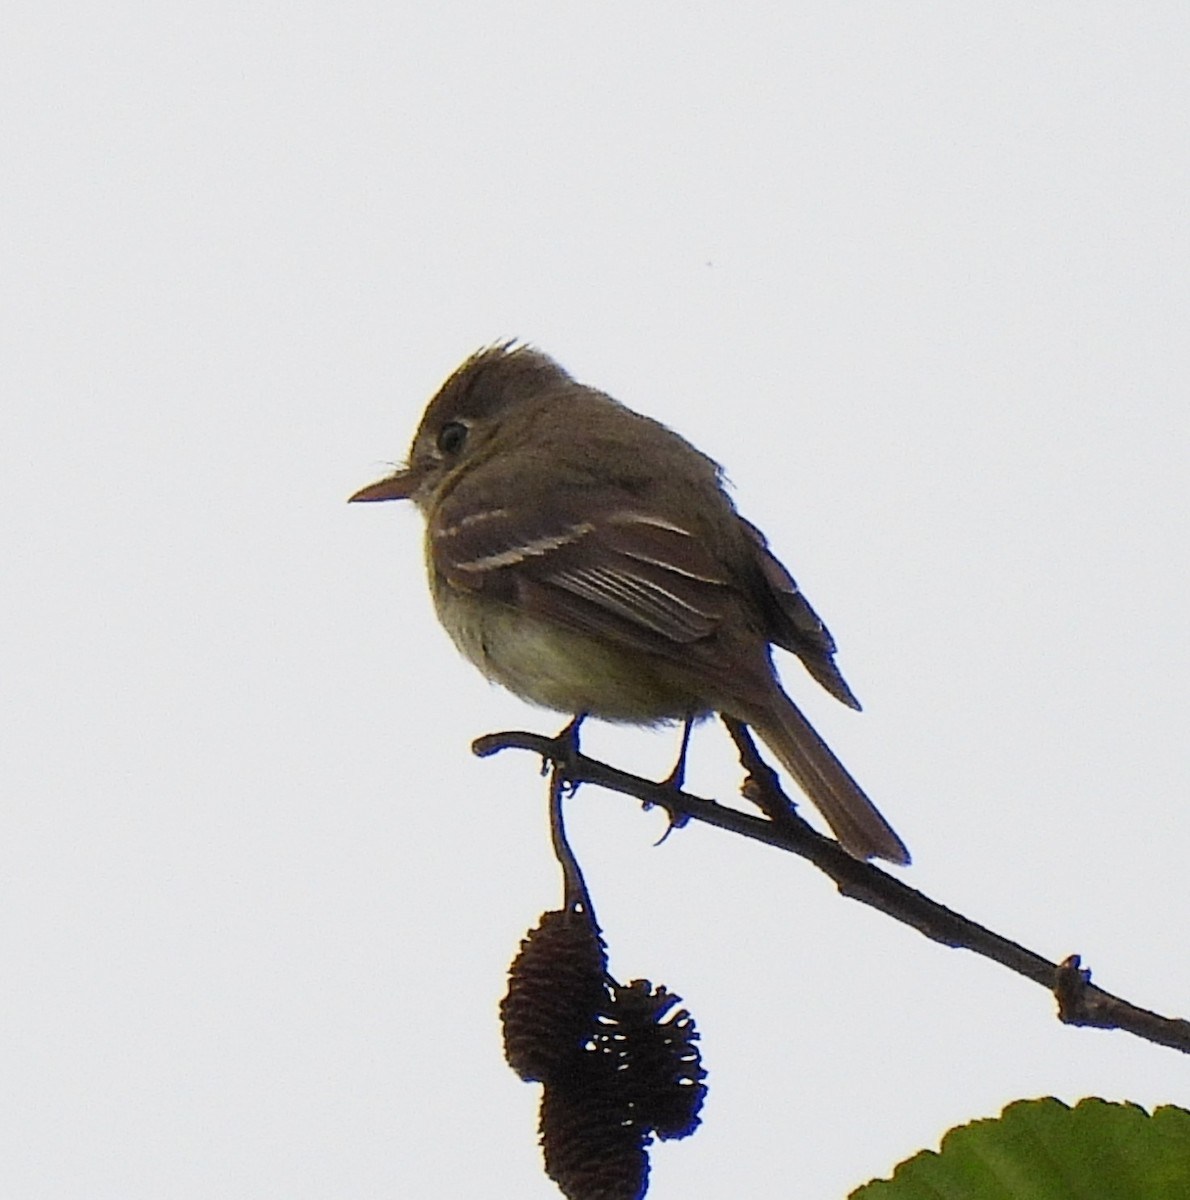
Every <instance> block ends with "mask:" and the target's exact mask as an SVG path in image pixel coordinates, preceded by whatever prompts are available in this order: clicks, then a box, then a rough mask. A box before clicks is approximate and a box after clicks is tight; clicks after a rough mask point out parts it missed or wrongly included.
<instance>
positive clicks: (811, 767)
mask: <svg viewBox="0 0 1190 1200" xmlns="http://www.w3.org/2000/svg"><path fill="white" fill-rule="evenodd" d="M748 724H749V725H751V726H752V728H753V729H754V730H755V732H756V735H757V737H759V738H760V740H761V741H762V742H764V744H765V745H766V746H768V748H769V749H770V750H771V751H772V752H773V753H774V754H775V755H776V756H777V758H778V759H780V761H781V765H782V766H783V767H784V768H785V769H786V770H787V771H788V772H789V773H790V775H792V776H793V778H794V779H795V780H796V781H797V785H798V787H800V788H801V789H802V791H803V792H805V793H806V795H807V796H808V797H809V798H810V800H811V801H813V803H814V806H815V807H816V808H817V809H818V811H819V812H820V813H822V815H823V816H824V817H825V818H826V820H827V824H828V825H830V827H831V829H833V830H834V833H835V837H837V838H838V839H839V842H840V844H841V845H842V846H843V849H844V850H846V851H847V852H848V853H849V854H853V855H854V856H855V857H856V858H860V859H868V858H883V859H886V860H887V861H888V862H893V863H898V864H899V865H901V866H905V865H907V864H908V862H909V851H908V850H906V849H905V843H904V842H902V841H901V839H900V838H899V837H897V835H896V833H895V832H894V831H893V828H892V826H891V825H890V824H889V823H888V822H887V821H886V820H885V819H884V818H883V817H882V816H881V815H880V812H879V810H878V809H877V808H876V806H875V805H874V804H873V803H872V801H871V800H869V799H868V797H867V796H866V795H865V794H864V790H863V788H861V787H860V786H859V784H858V783H856V782H855V780H854V779H852V778H851V776H850V775H849V774H848V772H847V768H846V767H844V766H843V764H842V763H841V762H839V760H838V759H837V758H836V757H835V756H834V754H833V753H832V752H831V749H830V747H829V746H828V745H827V744H826V743H825V742H824V741H823V740H822V738H820V737H819V736H818V734H817V732H815V730H814V727H813V726H812V725H811V724H810V722H809V721H807V720H806V718H805V717H804V716H802V713H801V710H800V709H799V708H798V707H797V705H796V704H794V702H793V701H792V700H790V699H789V697H788V696H786V695H785V694H784V692H782V691H781V690H780V689H779V688H774V689H773V697H772V699H771V701H770V703H769V704H768V706H767V707H766V710H765V712H764V713H763V714H762V715H761V716H760V718H759V719H756V717H755V715H753V717H752V718H751V719H749V720H748Z"/></svg>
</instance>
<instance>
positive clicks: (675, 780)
mask: <svg viewBox="0 0 1190 1200" xmlns="http://www.w3.org/2000/svg"><path fill="white" fill-rule="evenodd" d="M693 728H694V714H693V713H687V714H686V719H685V721H684V722H683V724H682V745H681V747H680V749H679V750H678V761H677V762H676V763H674V769H673V770H672V771H670V773H669V774H668V775H667V776H666V777H665V778H664V779H663V780H662V781H661V782H660V783H659V784H658V785H657V786H658V787H663V788H665V789H666V790H667V791H674V792H680V791H681V790H682V785H683V784H684V783H685V782H686V751H687V750H688V749H689V748H690V732H691V730H693ZM651 807H652V806H651V805H650V804H649V803H648V802H647V801H646V803H645V808H646V809H647V808H651ZM666 812H667V814H668V816H669V824H668V825H667V826H666V827H665V832H664V833H663V834H662V835H661V837H660V838H658V840H657V845H658V846H660V845H661V843H662V842H663V841H665V839H666V838H667V837H669V835H670V834H671V833H673V831H674V830H675V829H681V828H682V826H683V825H685V824H686V822H687V821H688V820H689V819H690V818H689V817H687V816H684V815H679V814H677V813H676V811H675V810H674V809H672V808H668V809H667V810H666Z"/></svg>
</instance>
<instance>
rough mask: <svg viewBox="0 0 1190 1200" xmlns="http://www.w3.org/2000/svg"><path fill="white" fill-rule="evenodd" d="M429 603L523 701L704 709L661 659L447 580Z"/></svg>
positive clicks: (566, 709)
mask: <svg viewBox="0 0 1190 1200" xmlns="http://www.w3.org/2000/svg"><path fill="white" fill-rule="evenodd" d="M434 603H435V607H436V609H437V611H438V618H439V620H440V621H441V622H442V625H443V627H444V628H445V629H446V631H447V633H449V634H450V636H451V639H452V640H453V641H454V644H455V645H456V646H457V647H458V648H459V651H460V652H461V653H462V654H463V655H464V657H466V658H467V659H469V660H470V661H471V662H473V663H474V664H475V666H477V667H478V668H479V669H480V670H481V671H482V672H483V673H484V675H486V676H487V677H488V678H489V679H491V680H492V681H493V682H495V683H498V684H500V685H501V686H503V687H506V688H507V689H508V690H509V691H510V692H513V693H515V694H516V695H517V696H520V697H521V698H522V699H523V700H527V701H528V702H529V703H530V704H537V705H540V706H541V707H543V708H552V709H555V710H557V711H558V712H563V713H590V714H591V715H592V716H594V717H600V718H602V719H603V720H606V721H626V722H630V723H632V724H642V725H644V724H653V723H655V722H658V721H668V720H674V719H680V718H684V717H687V716H701V715H704V714H705V712H706V711H707V706H706V705H705V704H702V703H700V702H699V701H698V699H697V698H696V697H693V696H691V695H690V693H689V692H688V691H687V690H686V689H685V688H682V687H681V685H680V684H678V683H677V682H676V681H675V680H673V678H672V675H671V671H670V670H667V668H666V666H665V664H664V663H661V662H658V661H654V660H651V659H648V658H647V657H646V656H643V655H640V654H638V653H635V652H633V651H629V650H620V649H618V648H614V647H608V646H606V645H603V644H600V643H598V642H596V641H594V640H593V639H592V638H589V637H586V636H584V635H583V634H579V633H575V632H573V631H571V630H569V629H565V628H561V627H559V626H556V625H553V624H548V623H546V622H544V621H542V620H540V619H538V618H532V617H527V616H525V615H524V614H523V613H521V612H519V611H518V610H516V609H513V608H510V607H508V606H506V605H502V604H494V603H491V602H486V601H485V602H482V603H481V602H480V601H479V599H478V598H477V597H476V596H475V595H474V594H472V593H468V592H458V591H455V590H454V589H452V588H450V587H449V585H445V584H443V585H440V586H439V587H437V588H435V589H434Z"/></svg>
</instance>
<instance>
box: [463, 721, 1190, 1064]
mask: <svg viewBox="0 0 1190 1200" xmlns="http://www.w3.org/2000/svg"><path fill="white" fill-rule="evenodd" d="M724 723H725V724H726V725H727V727H728V730H729V732H730V733H731V736H732V738H733V739H734V740H735V743H736V746H737V747H738V749H739V751H740V762H741V764H742V765H743V767H744V770H745V771H746V772H747V778H746V779H745V782H744V787H743V794H744V795H745V797H747V798H748V799H750V800H753V802H754V803H757V805H758V807H760V808H761V809H762V810H763V811H766V812H769V813H773V814H775V816H774V817H773V818H769V817H761V816H753V815H752V814H750V813H745V812H740V811H739V810H738V809H735V808H729V807H728V806H727V805H724V804H719V803H717V802H716V801H714V800H704V799H702V798H701V797H698V796H692V795H690V794H689V793H688V792H684V791H679V790H678V789H676V788H673V787H670V786H666V785H664V784H658V783H653V782H652V781H650V780H648V779H642V778H641V777H640V776H638V775H630V774H629V773H628V772H626V771H621V770H618V769H617V768H616V767H612V766H609V765H608V764H606V763H602V762H599V761H597V760H596V759H593V758H588V757H587V756H586V755H584V754H580V753H577V752H576V751H575V750H574V747H573V746H564V745H562V744H560V742H559V741H558V739H556V738H550V737H544V736H542V735H541V734H536V733H527V732H521V731H509V732H504V733H490V734H487V735H485V736H484V737H481V738H477V739H476V741H475V742H474V743H473V744H472V747H471V748H472V750H473V751H474V753H475V754H477V755H479V756H480V757H481V758H486V757H487V756H488V755H491V754H496V753H498V752H499V751H501V750H513V749H515V750H529V751H532V752H533V753H535V754H540V755H541V756H542V758H543V759H544V760H546V761H547V762H550V763H553V764H555V765H556V766H561V767H562V768H563V769H564V770H565V773H566V777H567V779H568V781H569V782H570V783H571V784H580V783H593V784H596V785H597V786H599V787H602V788H607V789H608V790H610V791H614V792H620V793H622V794H623V795H627V796H632V797H634V798H635V799H637V800H640V801H642V802H643V803H644V804H645V805H656V806H657V807H658V808H663V809H665V811H666V812H667V813H668V814H669V818H670V821H671V822H672V824H673V825H675V826H681V825H684V824H686V822H687V821H691V820H694V821H702V822H705V823H706V824H708V825H716V826H718V827H719V828H720V829H727V830H730V831H731V832H732V833H738V834H740V835H741V836H743V837H749V838H753V839H754V840H756V841H758V842H764V843H765V844H766V845H769V846H775V847H776V848H777V849H779V850H787V851H789V852H791V853H793V854H797V855H799V856H800V857H802V858H805V859H808V860H809V861H810V862H812V863H813V864H814V865H815V866H816V867H818V869H819V870H820V871H823V872H824V873H825V874H826V875H828V876H829V877H830V878H831V879H832V880H834V882H835V885H836V886H837V887H838V889H839V891H840V892H841V893H842V894H843V895H844V896H847V897H849V898H850V899H852V900H858V901H859V902H860V903H861V904H867V905H869V906H870V907H872V908H876V909H879V911H880V912H882V913H885V914H886V915H888V916H890V917H892V918H893V919H894V920H897V921H900V922H902V924H905V925H909V926H911V927H912V928H914V929H916V930H918V932H920V933H923V934H925V936H926V937H928V938H930V939H932V940H933V941H936V942H941V943H942V945H944V946H951V947H955V948H963V949H967V950H971V951H974V953H976V954H979V955H982V956H983V957H984V958H990V959H992V961H993V962H998V963H1000V964H1001V965H1003V966H1005V967H1008V969H1009V970H1011V971H1015V972H1016V973H1017V974H1018V975H1023V976H1024V977H1025V978H1026V979H1031V980H1033V982H1034V983H1038V984H1040V985H1041V986H1042V987H1044V988H1046V989H1047V990H1048V991H1050V992H1052V993H1053V994H1054V995H1055V997H1056V998H1057V1001H1058V1019H1059V1020H1061V1021H1063V1022H1064V1023H1066V1024H1068V1025H1088V1026H1094V1027H1095V1028H1099V1029H1122V1030H1124V1031H1126V1032H1128V1033H1132V1034H1135V1035H1136V1036H1137V1037H1141V1038H1144V1039H1146V1040H1147V1041H1150V1042H1155V1043H1157V1044H1158V1045H1161V1046H1169V1047H1171V1048H1172V1049H1174V1050H1180V1051H1182V1053H1184V1054H1190V1021H1184V1020H1180V1019H1177V1018H1173V1017H1163V1016H1160V1015H1159V1014H1158V1013H1154V1012H1150V1011H1149V1010H1148V1009H1144V1008H1140V1007H1138V1006H1137V1005H1135V1004H1131V1003H1129V1002H1128V1001H1127V1000H1124V999H1122V998H1121V997H1119V996H1114V995H1112V994H1111V993H1110V992H1105V991H1104V990H1103V989H1102V988H1099V987H1096V986H1095V985H1094V984H1092V983H1091V982H1090V979H1091V973H1090V971H1087V970H1084V969H1082V968H1081V966H1080V960H1079V957H1078V956H1077V955H1071V956H1070V957H1068V958H1066V959H1065V960H1063V962H1061V963H1052V962H1050V961H1049V960H1048V959H1046V958H1043V957H1042V956H1041V955H1040V954H1035V953H1034V952H1033V951H1032V950H1029V949H1026V948H1025V947H1024V946H1021V945H1019V944H1018V943H1016V942H1013V941H1010V940H1009V939H1008V938H1006V937H1002V936H1001V935H1000V934H998V933H995V932H993V931H992V930H990V929H987V928H985V927H984V926H982V925H980V924H978V923H977V922H975V921H972V920H971V919H970V918H968V917H965V916H963V915H962V913H957V912H955V911H954V910H953V909H950V908H946V907H945V906H944V905H942V904H939V903H937V902H936V901H934V900H931V899H930V898H929V897H928V896H925V895H923V894H922V893H921V892H919V891H916V890H915V889H914V888H911V887H908V886H907V885H906V884H904V883H902V882H901V881H900V880H899V879H897V878H895V877H894V876H892V875H889V874H887V873H886V872H884V871H882V870H880V868H879V867H875V866H873V865H872V864H871V863H867V862H861V861H860V860H859V859H856V858H852V857H851V855H850V854H848V853H847V852H846V851H845V850H844V849H843V848H842V847H841V846H840V845H839V844H838V843H837V842H835V841H833V840H832V839H831V838H828V837H825V836H824V835H822V834H820V833H818V832H817V830H815V829H814V828H813V827H812V826H810V825H809V824H807V822H806V821H804V820H803V819H802V818H801V817H800V816H798V815H797V813H796V811H795V810H794V807H793V804H792V802H791V801H790V800H789V798H788V797H787V796H786V795H785V793H784V792H783V791H782V789H781V785H780V782H779V780H778V778H777V775H776V773H775V772H774V771H773V770H772V768H771V767H769V766H768V764H767V763H766V762H765V761H764V760H763V759H762V758H761V757H760V754H759V752H758V751H757V749H756V744H755V742H754V741H753V740H752V737H751V735H750V734H749V733H748V730H747V729H746V728H745V727H744V726H743V725H741V724H740V723H739V722H737V721H732V720H725V722H724Z"/></svg>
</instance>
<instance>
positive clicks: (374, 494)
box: [347, 467, 421, 504]
mask: <svg viewBox="0 0 1190 1200" xmlns="http://www.w3.org/2000/svg"><path fill="white" fill-rule="evenodd" d="M420 482H421V472H419V471H415V470H414V469H413V468H412V467H406V468H405V469H404V470H402V471H397V472H395V473H394V474H392V475H389V476H388V477H387V478H385V479H378V480H377V481H376V482H375V483H370V484H368V486H367V487H365V488H360V490H359V491H358V492H356V493H355V495H354V496H348V497H347V503H348V504H354V503H355V502H356V501H357V500H408V499H409V497H410V496H412V495H413V493H414V492H415V491H416V490H417V485H418V484H419V483H420Z"/></svg>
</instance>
